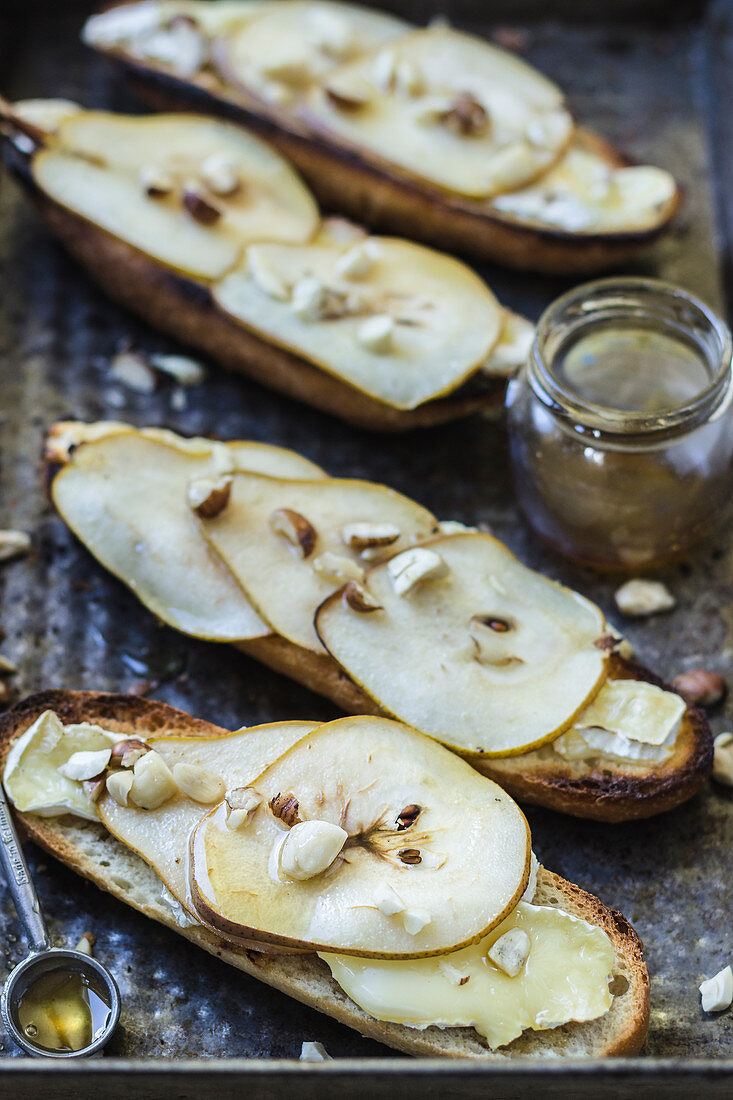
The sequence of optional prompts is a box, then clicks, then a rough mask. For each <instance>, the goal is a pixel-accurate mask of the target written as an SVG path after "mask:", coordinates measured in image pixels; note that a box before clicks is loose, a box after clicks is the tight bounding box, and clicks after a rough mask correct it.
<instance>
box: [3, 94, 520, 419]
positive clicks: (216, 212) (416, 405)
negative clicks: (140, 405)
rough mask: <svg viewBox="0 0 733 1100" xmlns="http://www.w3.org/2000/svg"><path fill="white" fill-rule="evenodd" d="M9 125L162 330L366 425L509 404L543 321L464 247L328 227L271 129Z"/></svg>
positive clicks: (128, 297) (47, 194)
mask: <svg viewBox="0 0 733 1100" xmlns="http://www.w3.org/2000/svg"><path fill="white" fill-rule="evenodd" d="M2 119H4V122H2V123H0V124H1V125H3V127H4V130H5V132H6V139H7V140H6V150H7V152H8V159H9V163H11V165H13V166H14V168H15V170H16V174H17V175H18V177H19V179H20V180H21V182H22V184H23V185H24V186H25V188H26V189H27V191H28V194H29V196H30V197H31V199H32V201H33V203H34V205H35V207H36V209H37V210H38V212H39V213H40V215H41V217H42V218H43V220H44V221H45V223H46V224H47V226H48V228H49V229H50V230H51V232H52V233H53V234H54V236H55V237H57V238H58V239H59V240H60V241H61V243H62V244H63V245H64V246H65V247H66V248H67V249H68V251H69V252H70V253H71V254H72V255H73V256H74V258H75V259H76V260H78V261H79V262H80V263H81V264H82V266H83V267H84V268H85V269H86V270H87V271H88V272H89V274H90V275H91V277H92V278H93V279H94V280H95V281H96V282H97V283H98V284H99V285H100V286H101V287H102V289H103V290H104V291H105V293H107V294H108V295H109V296H110V297H111V298H113V299H114V300H115V301H117V302H119V303H121V304H122V305H124V306H125V307H127V308H128V309H130V310H132V311H133V312H134V313H136V314H138V315H139V316H141V317H143V318H144V319H145V320H146V321H147V322H149V323H150V324H151V325H153V326H154V327H155V328H157V329H160V330H161V331H163V332H166V333H168V334H170V335H171V336H174V337H175V338H176V339H179V340H181V341H182V342H183V343H186V344H189V345H190V346H192V347H194V348H196V349H198V350H199V351H202V352H205V353H206V354H207V355H210V356H211V357H212V358H213V359H214V360H215V361H217V362H218V363H220V364H221V365H222V366H224V367H226V368H228V369H231V370H234V371H238V372H240V373H243V374H246V375H248V376H249V377H251V378H253V379H255V381H257V382H259V383H261V384H263V385H266V386H270V387H272V388H274V389H277V390H279V391H280V392H282V393H285V394H286V395H287V396H289V397H292V398H295V399H296V400H300V401H304V402H306V403H308V404H311V405H314V406H315V407H316V408H319V409H322V410H323V411H325V412H328V413H331V414H332V415H334V416H339V417H341V418H342V419H345V420H348V421H350V422H351V423H354V424H357V425H359V426H361V427H366V428H371V429H374V430H379V431H399V430H403V429H410V428H418V427H425V426H429V425H433V424H439V423H443V422H445V421H448V420H452V419H455V418H456V417H460V416H464V415H467V414H469V413H471V412H474V411H477V410H482V411H485V412H489V411H495V412H497V413H498V412H499V411H500V409H501V407H502V403H503V397H504V392H505V388H506V382H507V378H508V377H509V376H510V375H511V374H512V372H513V371H514V369H516V367H518V366H519V365H520V363H521V362H522V361H523V360H524V358H525V357H526V354H527V351H528V347H529V344H530V343H531V340H532V335H533V327H532V325H531V324H530V323H529V322H528V321H526V320H524V319H523V318H521V317H519V316H518V315H516V314H513V313H510V312H509V311H507V310H505V309H503V308H502V306H501V305H500V304H499V303H498V301H497V300H496V298H495V297H494V295H493V294H492V292H491V291H490V290H489V288H488V287H487V286H486V284H485V283H484V282H483V281H482V280H481V279H479V277H478V276H477V275H476V274H475V273H474V272H473V271H471V270H470V269H469V268H468V267H467V266H466V265H464V264H462V263H460V262H459V261H458V260H455V259H453V258H452V257H450V256H447V255H444V254H442V253H439V252H435V251H433V250H431V249H428V248H425V247H424V246H421V245H416V244H414V243H412V242H409V241H403V240H399V239H396V238H386V237H380V238H377V237H369V236H367V234H366V232H365V231H364V230H362V229H360V228H359V227H358V226H355V225H351V224H350V223H346V222H343V221H340V220H338V219H325V220H321V218H320V216H319V213H318V210H317V208H316V206H315V202H314V200H313V198H312V196H311V195H310V192H309V191H308V190H307V188H306V187H305V186H304V184H303V183H302V182H301V181H300V180H299V178H298V177H297V175H296V174H295V172H294V171H293V170H292V169H291V168H290V167H289V166H288V165H287V164H286V162H285V161H284V160H282V158H281V157H280V156H279V154H277V153H275V152H274V151H273V150H271V149H270V148H269V147H268V146H267V145H265V144H264V143H263V142H262V141H260V140H259V139H257V138H255V137H253V136H252V135H250V134H247V133H246V132H245V131H243V130H241V129H239V128H237V127H236V126H234V125H232V124H231V123H222V122H218V121H215V120H213V119H210V118H202V117H200V116H199V117H197V116H191V115H162V116H151V117H147V118H139V117H133V116H122V115H113V114H110V113H105V112H95V111H83V110H82V109H81V108H79V107H77V106H75V105H73V104H68V103H64V102H63V101H28V102H26V103H25V104H18V105H15V106H10V105H6V106H5V107H2V104H0V120H2ZM217 172H219V173H222V172H224V173H229V174H228V175H225V176H224V178H223V181H222V180H219V181H218V177H217ZM212 174H213V175H212ZM204 180H210V181H211V182H210V183H209V184H205V183H204V182H203V181H204ZM217 181H218V182H217ZM212 188H213V189H216V188H218V190H216V191H212ZM223 190H226V193H221V192H222V191H223Z"/></svg>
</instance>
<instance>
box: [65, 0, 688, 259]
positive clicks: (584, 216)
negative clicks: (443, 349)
mask: <svg viewBox="0 0 733 1100" xmlns="http://www.w3.org/2000/svg"><path fill="white" fill-rule="evenodd" d="M184 20H185V28H184V26H183V23H184ZM83 38H84V41H85V42H86V43H87V44H88V45H90V46H91V47H92V48H94V49H96V50H98V51H99V52H101V53H103V54H104V55H105V56H107V57H110V58H112V59H113V60H114V61H115V62H116V63H117V64H118V65H121V66H122V67H123V69H124V71H125V72H126V73H127V75H128V77H129V78H130V79H131V81H132V83H133V85H134V86H135V88H136V90H138V91H139V93H140V94H141V95H142V97H143V98H144V99H146V101H147V102H148V103H150V104H151V105H152V106H154V107H156V108H157V109H176V108H180V107H187V108H188V109H196V110H204V111H208V112H210V113H212V114H215V115H220V116H223V117H225V118H232V119H234V120H236V121H239V122H241V123H243V124H244V125H246V126H247V127H249V128H251V129H253V130H255V131H257V132H260V133H262V134H264V135H266V136H267V138H268V140H270V141H272V142H273V144H275V145H276V146H277V147H278V148H279V149H280V150H281V151H282V152H283V153H284V154H285V155H286V156H287V157H288V158H289V159H290V160H291V161H292V163H293V164H295V165H296V166H297V167H298V168H299V170H300V171H301V172H302V173H303V175H304V177H305V179H306V180H307V181H308V183H309V184H310V186H311V187H312V188H313V191H314V193H315V194H316V195H317V197H318V199H319V201H320V202H322V203H323V204H324V205H325V206H327V207H328V208H329V209H333V210H339V211H342V212H344V213H346V214H348V215H349V216H351V217H354V218H356V219H358V220H360V221H363V222H365V223H366V224H368V225H370V226H372V227H374V228H379V229H381V230H382V231H388V232H399V233H400V234H406V235H408V236H411V237H414V238H415V239H418V240H423V241H426V242H428V243H431V244H433V245H437V246H439V247H441V248H446V249H448V250H450V251H459V252H464V253H467V254H470V255H473V256H477V257H479V258H482V259H490V260H496V261H498V262H499V263H504V264H507V265H509V266H512V267H516V268H520V269H523V270H532V271H539V272H545V273H552V274H562V275H571V274H579V273H591V272H595V271H601V270H602V269H604V268H606V267H609V266H611V265H614V264H618V263H620V262H622V261H624V260H627V259H629V258H630V257H632V256H633V255H635V254H636V253H638V252H639V251H640V250H642V249H643V248H645V247H647V246H648V245H649V244H650V243H651V242H652V241H653V240H654V239H655V238H656V237H657V236H659V234H660V233H662V232H663V231H664V230H665V228H667V226H668V225H669V223H670V220H671V219H672V217H673V215H674V214H675V212H676V210H677V208H678V206H679V203H680V192H679V188H678V187H677V185H676V184H675V182H674V180H673V179H672V177H671V176H670V175H669V174H668V173H666V172H663V171H661V170H659V169H656V168H651V167H635V166H632V165H631V164H630V163H629V162H628V161H627V160H626V159H625V158H624V157H623V156H622V155H621V154H620V153H618V152H617V151H616V150H615V149H613V148H612V147H611V146H610V145H608V143H607V142H605V141H604V140H603V139H601V138H599V137H597V136H596V135H594V134H591V133H589V132H586V131H584V130H582V129H580V128H579V127H576V125H575V123H574V121H573V119H572V117H571V115H570V113H569V111H568V109H567V107H566V104H565V101H564V97H563V95H562V92H561V91H560V89H559V88H557V87H556V85H554V84H553V83H552V82H551V81H550V80H548V79H547V78H546V77H544V76H542V75H541V74H540V73H539V72H537V71H536V70H534V69H533V68H532V67H531V66H530V65H528V64H527V63H526V62H524V61H522V60H520V59H519V58H517V57H516V56H514V55H513V54H510V53H508V52H506V51H503V50H501V49H499V48H497V47H496V46H494V45H491V44H490V43H488V42H486V41H484V40H482V39H480V38H478V37H475V36H473V35H468V34H464V33H462V32H460V31H458V30H455V29H453V28H451V27H445V26H430V27H427V28H424V29H417V28H415V27H412V26H410V25H408V24H406V23H404V22H402V21H398V20H395V19H393V18H392V17H385V15H384V14H382V13H381V12H375V11H369V10H367V9H364V8H360V7H358V6H356V5H350V4H343V3H330V4H324V3H320V2H313V3H311V2H294V3H286V4H283V3H280V2H278V3H274V2H271V0H270V2H268V0H262V2H260V3H258V4H256V5H254V6H253V5H252V4H249V3H243V4H242V6H241V8H240V9H237V8H236V6H232V5H226V6H225V7H224V8H222V9H221V13H220V14H217V11H216V6H215V5H211V4H207V3H202V2H198V3H197V2H190V0H179V2H176V0H157V2H151V0H144V2H140V0H137V2H133V3H126V4H121V5H118V6H116V7H114V8H113V9H111V10H110V11H107V12H102V13H100V14H99V15H96V16H92V17H91V18H90V19H89V20H88V22H87V24H86V26H85V28H84V32H83Z"/></svg>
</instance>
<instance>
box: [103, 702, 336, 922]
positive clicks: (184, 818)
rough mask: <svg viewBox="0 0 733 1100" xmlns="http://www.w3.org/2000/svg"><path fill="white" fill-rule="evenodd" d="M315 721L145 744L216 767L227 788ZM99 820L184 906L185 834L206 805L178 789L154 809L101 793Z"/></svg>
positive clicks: (173, 759) (248, 778)
mask: <svg viewBox="0 0 733 1100" xmlns="http://www.w3.org/2000/svg"><path fill="white" fill-rule="evenodd" d="M315 725H316V723H314V722H273V723H271V724H268V725H262V726H252V727H250V728H248V729H241V730H237V731H236V732H235V733H231V734H228V735H227V736H223V737H215V738H211V737H153V738H151V739H150V740H149V741H148V742H147V743H148V745H150V747H151V748H153V749H155V751H156V752H159V753H160V755H161V756H162V757H163V759H164V760H165V762H166V764H167V765H168V767H169V768H171V769H173V767H174V766H175V765H176V764H180V763H183V764H192V765H194V766H195V767H201V768H205V769H206V770H207V771H210V772H214V774H215V775H218V776H219V777H220V778H221V779H222V780H223V782H224V784H225V786H226V789H227V791H230V790H233V789H235V788H237V787H247V786H249V785H250V784H251V783H252V782H253V780H254V779H256V777H257V776H258V775H260V773H261V772H262V771H264V769H265V768H267V767H269V766H270V764H272V763H273V762H274V761H275V760H277V758H278V757H279V756H281V755H282V754H283V753H284V752H287V750H288V749H290V748H291V747H292V746H293V745H294V744H295V743H296V742H297V741H299V740H300V739H301V738H302V737H305V736H306V735H307V734H308V733H310V732H311V730H312V729H314V728H315ZM97 809H98V811H99V817H100V819H101V821H102V824H103V825H104V826H105V827H106V828H107V829H109V831H110V832H111V833H112V835H113V836H116V837H117V839H118V840H121V841H122V843H123V844H124V845H126V847H128V848H131V849H132V850H133V851H134V852H137V854H138V855H139V856H141V857H142V858H143V859H144V860H145V862H146V863H149V864H150V866H151V867H152V868H153V869H154V870H155V871H156V872H157V873H158V875H159V876H160V878H161V879H162V881H163V883H164V885H165V886H166V888H167V889H168V890H170V892H171V893H172V894H173V896H174V897H175V898H177V900H178V901H179V902H180V903H181V904H182V905H183V906H184V907H188V906H189V902H188V892H187V886H186V850H187V846H188V837H189V835H190V833H191V830H192V829H193V827H194V826H195V825H196V823H197V822H198V821H200V820H201V818H202V817H203V816H204V815H205V814H206V813H207V812H208V810H209V807H208V806H205V805H201V803H199V802H194V801H193V799H191V798H188V797H187V796H186V795H185V794H183V793H182V792H179V793H178V794H176V795H174V797H173V798H171V799H169V801H168V802H164V803H163V805H162V806H159V807H158V808H157V809H156V810H141V809H138V807H137V806H133V805H131V804H130V805H128V806H120V805H119V804H118V803H117V802H115V800H114V799H113V798H112V797H111V796H110V795H109V794H105V795H104V796H103V797H102V799H101V800H100V801H99V803H98V804H97Z"/></svg>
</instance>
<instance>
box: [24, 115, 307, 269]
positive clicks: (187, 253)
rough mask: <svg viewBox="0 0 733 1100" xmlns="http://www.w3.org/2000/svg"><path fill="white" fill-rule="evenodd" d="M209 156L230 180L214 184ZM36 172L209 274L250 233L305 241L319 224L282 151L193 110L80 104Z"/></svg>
mask: <svg viewBox="0 0 733 1100" xmlns="http://www.w3.org/2000/svg"><path fill="white" fill-rule="evenodd" d="M212 165H213V166H214V168H217V169H218V171H220V172H222V171H223V169H222V166H224V169H225V170H226V172H227V173H228V176H227V179H228V180H229V182H230V184H231V190H227V192H226V193H218V192H212V189H211V186H210V185H209V184H208V183H207V180H208V179H210V178H215V176H214V177H212V168H211V166H212ZM207 166H209V167H207ZM32 172H33V178H34V180H35V182H36V183H37V184H38V186H39V187H40V188H41V190H42V191H43V192H44V193H45V194H46V195H48V197H49V198H51V199H53V200H54V201H55V202H57V203H59V204H60V205H61V206H63V207H65V208H66V209H68V210H71V211H73V212H74V213H75V214H78V215H80V216H81V217H83V218H86V219H87V221H90V222H92V223H94V224H95V225H97V226H99V227H100V228H102V229H105V230H107V232H109V233H111V234H112V235H113V236H115V237H118V238H119V239H120V240H123V241H125V242H126V243H127V244H130V245H132V246H133V247H134V248H137V249H139V250H140V251H141V252H144V253H146V254H147V255H149V256H152V257H153V258H154V259H156V260H158V261H160V262H161V263H164V264H166V265H168V266H169V267H172V268H175V269H176V270H177V271H181V272H185V273H186V274H188V275H192V276H194V277H196V278H200V279H205V280H208V279H216V278H220V277H221V276H222V275H224V274H225V273H226V272H227V271H229V270H231V268H233V267H234V266H235V265H236V264H237V263H238V262H239V260H240V258H241V255H242V249H243V246H245V245H246V244H249V243H250V242H252V241H257V240H270V241H273V240H274V241H307V240H308V239H309V238H310V237H311V236H312V235H313V234H314V232H315V231H316V229H317V227H318V221H319V214H318V209H317V207H316V204H315V200H314V199H313V197H312V196H311V194H310V192H309V191H308V190H307V189H306V187H305V186H304V184H303V183H301V181H300V179H299V177H298V176H297V175H296V173H295V172H294V170H293V169H292V168H291V167H290V166H289V165H288V164H287V162H286V161H284V160H283V159H282V157H280V156H279V154H277V153H276V152H274V150H272V149H270V148H269V146H267V145H265V144H264V143H263V142H261V141H259V139H258V138H255V137H253V136H252V135H251V134H248V133H247V132H246V131H244V130H241V129H240V128H239V127H237V126H234V125H232V124H230V123H227V122H219V121H216V120H214V119H209V118H202V117H200V116H196V115H184V114H181V115H154V116H149V117H136V116H126V115H113V114H107V113H105V112H103V111H80V112H79V113H78V114H75V115H72V116H71V117H69V118H66V119H64V120H62V122H61V123H60V125H59V129H58V132H57V134H56V135H55V136H54V137H53V138H52V139H50V144H49V146H48V147H47V148H46V149H44V150H42V151H41V152H39V153H38V154H36V156H35V157H34V158H33V161H32Z"/></svg>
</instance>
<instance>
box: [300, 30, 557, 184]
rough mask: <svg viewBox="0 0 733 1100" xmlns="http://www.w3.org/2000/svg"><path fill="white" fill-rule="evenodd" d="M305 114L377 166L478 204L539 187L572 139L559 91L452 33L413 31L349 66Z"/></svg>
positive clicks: (518, 63)
mask: <svg viewBox="0 0 733 1100" xmlns="http://www.w3.org/2000/svg"><path fill="white" fill-rule="evenodd" d="M356 89H358V98H357V92H356ZM302 114H303V117H304V118H305V119H306V121H307V122H308V124H310V125H311V126H312V127H313V129H314V130H316V131H321V132H322V133H325V134H326V136H327V137H335V138H336V139H338V140H339V142H340V143H342V144H343V143H345V144H347V145H348V146H350V147H351V148H352V149H354V150H356V151H357V152H359V153H362V152H363V154H364V156H365V157H368V158H369V159H370V160H372V161H374V160H376V159H379V160H381V161H382V162H383V163H384V162H386V163H388V164H392V165H398V166H399V167H400V168H402V169H404V170H407V171H408V172H411V173H413V174H414V175H415V176H418V177H420V178H422V179H425V180H428V181H429V182H431V183H433V184H436V185H437V186H438V187H440V188H443V189H445V190H446V191H450V192H454V193H456V194H459V195H466V196H469V197H471V198H477V199H480V198H490V197H491V196H492V195H496V194H499V193H500V192H503V191H510V190H513V189H514V188H517V187H522V186H523V185H525V184H527V183H529V182H530V181H531V180H532V179H535V178H536V177H537V176H539V175H540V174H541V173H542V172H544V171H546V170H547V169H548V168H549V167H550V166H551V165H552V164H553V163H554V162H555V161H556V160H557V159H558V157H559V156H560V155H561V153H562V152H563V150H564V148H565V147H566V145H567V144H568V142H569V141H570V138H571V136H572V133H573V120H572V117H571V115H570V114H569V112H568V111H567V109H566V107H565V103H564V99H563V95H562V93H561V91H560V89H559V88H558V87H557V86H556V85H555V84H553V83H552V82H551V81H550V80H548V79H547V78H546V77H544V76H542V75H541V74H540V73H538V72H537V71H536V70H535V69H533V68H531V66H529V65H527V64H526V62H524V61H522V60H520V59H519V58H518V57H516V56H514V55H512V54H510V53H507V52H506V51H504V50H500V49H498V48H497V47H496V46H492V45H490V44H489V43H488V42H485V41H483V40H482V39H480V38H475V37H473V36H472V35H469V34H463V33H460V32H458V31H455V30H452V29H450V28H448V27H428V28H427V29H425V30H416V31H412V32H410V33H409V34H406V35H404V36H403V37H401V38H399V39H395V40H393V41H392V42H388V43H387V44H386V45H384V46H382V47H381V48H379V49H378V50H374V51H372V52H371V53H370V54H368V55H367V56H364V57H360V58H357V59H356V60H354V61H349V62H347V63H346V64H344V65H343V66H342V67H341V68H340V69H337V70H335V71H334V72H332V73H331V74H330V75H329V76H328V77H327V78H326V79H325V80H323V81H322V82H321V84H319V86H318V87H317V88H315V89H313V90H312V92H311V93H310V96H309V98H308V100H307V103H306V104H305V105H304V107H303V108H302Z"/></svg>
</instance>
